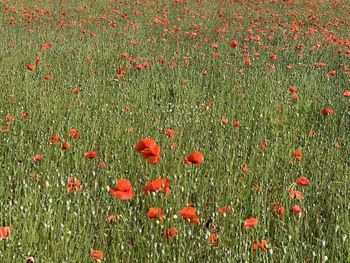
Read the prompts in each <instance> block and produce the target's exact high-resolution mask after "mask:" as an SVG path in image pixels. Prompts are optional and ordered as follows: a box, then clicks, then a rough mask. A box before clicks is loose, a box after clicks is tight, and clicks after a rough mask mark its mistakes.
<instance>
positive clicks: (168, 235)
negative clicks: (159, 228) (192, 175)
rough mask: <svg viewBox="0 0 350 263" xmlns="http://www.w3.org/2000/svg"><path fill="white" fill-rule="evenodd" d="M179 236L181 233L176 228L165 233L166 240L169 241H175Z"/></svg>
mask: <svg viewBox="0 0 350 263" xmlns="http://www.w3.org/2000/svg"><path fill="white" fill-rule="evenodd" d="M178 234H179V231H178V230H177V228H176V227H171V228H168V229H167V230H166V231H165V236H166V238H167V239H169V240H173V239H174V238H175V237H176V236H177V235H178Z"/></svg>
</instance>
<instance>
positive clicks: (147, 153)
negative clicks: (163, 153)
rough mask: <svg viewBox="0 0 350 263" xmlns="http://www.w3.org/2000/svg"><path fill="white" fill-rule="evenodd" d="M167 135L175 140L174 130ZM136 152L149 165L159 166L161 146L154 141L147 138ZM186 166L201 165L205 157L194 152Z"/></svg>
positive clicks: (188, 157) (139, 144)
mask: <svg viewBox="0 0 350 263" xmlns="http://www.w3.org/2000/svg"><path fill="white" fill-rule="evenodd" d="M165 134H166V135H168V136H170V137H171V138H174V132H173V131H172V130H166V131H165ZM135 148H136V151H137V152H138V153H139V154H141V155H142V156H143V158H145V159H146V160H147V162H148V163H149V164H157V163H159V162H160V159H161V158H160V146H159V145H158V144H157V143H156V141H155V140H154V139H151V138H145V139H142V140H140V141H139V142H138V143H137V144H136V147H135ZM184 162H185V164H194V165H197V166H199V165H201V164H202V163H203V162H204V155H203V154H202V153H201V152H198V151H196V152H193V153H191V154H190V155H188V156H187V157H186V159H185V160H184Z"/></svg>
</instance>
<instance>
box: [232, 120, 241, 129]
mask: <svg viewBox="0 0 350 263" xmlns="http://www.w3.org/2000/svg"><path fill="white" fill-rule="evenodd" d="M232 126H233V128H235V129H237V128H239V127H240V126H241V123H240V122H239V121H235V122H234V123H233V125H232Z"/></svg>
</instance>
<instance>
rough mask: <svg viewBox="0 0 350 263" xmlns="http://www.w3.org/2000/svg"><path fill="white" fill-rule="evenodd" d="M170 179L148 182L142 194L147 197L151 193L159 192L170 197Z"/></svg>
mask: <svg viewBox="0 0 350 263" xmlns="http://www.w3.org/2000/svg"><path fill="white" fill-rule="evenodd" d="M169 185H170V179H163V178H158V179H155V180H154V181H151V182H146V186H145V187H144V188H143V190H142V193H143V194H144V195H147V194H148V193H149V192H154V191H159V192H164V193H165V194H166V195H170V192H171V190H170V187H169Z"/></svg>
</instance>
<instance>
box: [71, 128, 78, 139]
mask: <svg viewBox="0 0 350 263" xmlns="http://www.w3.org/2000/svg"><path fill="white" fill-rule="evenodd" d="M69 138H72V139H79V138H80V134H79V131H78V130H77V129H75V128H72V129H71V130H70V131H69Z"/></svg>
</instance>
